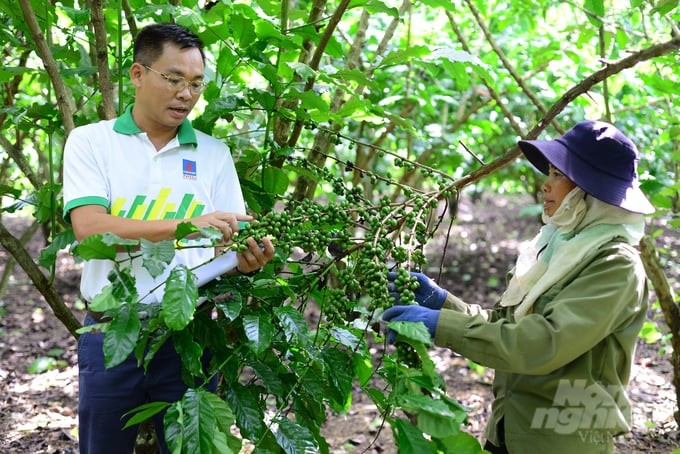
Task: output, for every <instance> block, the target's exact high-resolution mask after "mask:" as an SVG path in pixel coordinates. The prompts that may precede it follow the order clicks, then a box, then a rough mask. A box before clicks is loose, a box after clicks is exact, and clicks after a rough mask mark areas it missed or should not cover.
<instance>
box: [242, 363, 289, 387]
mask: <svg viewBox="0 0 680 454" xmlns="http://www.w3.org/2000/svg"><path fill="white" fill-rule="evenodd" d="M250 366H251V367H252V368H253V370H254V371H255V374H256V375H257V376H258V377H259V378H260V380H262V384H263V385H264V388H265V389H266V390H267V392H268V393H270V394H273V395H275V396H283V395H284V394H285V393H286V387H285V386H284V384H283V382H282V381H281V379H280V378H279V376H278V375H277V373H276V371H275V370H274V369H272V368H271V367H269V365H268V364H265V363H263V362H262V361H254V362H252V363H250Z"/></svg>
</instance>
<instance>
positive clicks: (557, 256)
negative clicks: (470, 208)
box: [500, 187, 645, 321]
mask: <svg viewBox="0 0 680 454" xmlns="http://www.w3.org/2000/svg"><path fill="white" fill-rule="evenodd" d="M543 222H544V223H545V225H544V226H543V227H542V228H541V230H540V231H539V233H538V235H536V237H535V238H534V239H533V240H531V241H529V242H527V243H524V244H523V245H522V246H520V251H519V256H518V257H517V263H516V265H515V269H514V274H513V277H512V279H511V280H510V282H509V283H508V288H507V290H506V291H505V293H504V294H503V297H502V298H501V302H500V304H501V306H517V309H515V320H516V321H519V320H520V319H521V318H523V317H525V316H526V315H528V314H530V313H531V312H532V309H533V306H534V303H535V302H536V300H537V299H538V297H539V296H541V295H542V294H543V293H545V292H546V290H548V289H549V288H550V287H552V286H553V285H555V284H556V283H557V282H559V280H560V279H561V278H563V277H564V276H565V275H566V274H567V273H568V272H569V271H570V270H572V269H573V267H575V266H576V265H578V264H579V263H581V262H584V261H587V260H588V258H589V257H592V256H593V255H594V254H596V253H597V250H598V249H599V247H600V246H602V245H603V244H605V243H607V242H609V241H610V240H612V239H613V238H615V237H621V238H623V239H624V240H625V241H626V242H628V243H629V244H637V243H638V242H639V241H640V239H641V238H642V235H643V234H644V226H645V222H644V217H643V215H641V214H637V213H632V212H630V211H627V210H624V209H623V208H620V207H617V206H614V205H610V204H608V203H605V202H602V201H600V200H598V199H596V198H595V197H592V196H587V197H586V194H585V192H584V191H583V190H582V189H581V188H579V187H576V188H574V189H572V191H571V192H570V193H569V194H567V196H566V197H565V198H564V200H563V201H562V204H561V205H560V207H559V208H558V209H557V211H556V212H555V214H554V215H553V216H547V215H545V214H544V215H543Z"/></svg>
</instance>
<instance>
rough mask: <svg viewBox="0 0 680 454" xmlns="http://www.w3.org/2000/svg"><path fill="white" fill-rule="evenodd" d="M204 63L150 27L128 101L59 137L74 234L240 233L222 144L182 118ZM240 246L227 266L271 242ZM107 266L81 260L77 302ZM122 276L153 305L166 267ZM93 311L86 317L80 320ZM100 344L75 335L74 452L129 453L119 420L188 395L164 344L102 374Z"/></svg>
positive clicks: (247, 259)
mask: <svg viewBox="0 0 680 454" xmlns="http://www.w3.org/2000/svg"><path fill="white" fill-rule="evenodd" d="M204 69H205V56H204V53H203V43H202V42H201V41H200V39H199V38H198V37H197V36H196V35H194V34H193V33H192V32H190V31H188V30H186V29H185V28H183V27H180V26H177V25H174V24H155V25H150V26H148V27H145V28H144V29H143V30H141V31H140V32H139V35H138V36H137V38H136V40H135V44H134V63H133V64H132V66H131V68H130V78H131V80H132V83H133V84H134V86H135V90H136V95H135V103H134V105H133V106H131V107H129V108H128V109H127V110H126V111H125V113H124V114H123V115H122V116H121V117H119V118H117V119H115V120H108V121H101V122H99V123H95V124H91V125H86V126H81V127H79V128H76V129H75V130H73V132H72V133H71V134H70V136H69V138H68V140H67V142H66V146H65V151H64V153H65V154H64V216H65V217H66V219H67V220H69V221H70V222H71V224H72V225H73V229H74V232H75V234H76V237H77V238H78V240H82V239H83V238H84V237H87V236H89V235H92V234H97V233H104V232H112V233H115V234H117V235H118V236H121V237H123V238H130V239H141V238H144V239H146V240H149V241H160V240H166V239H172V238H174V235H175V230H176V228H177V225H178V224H179V223H181V222H187V221H188V222H191V223H193V224H194V225H196V226H198V227H208V226H213V227H216V228H217V229H219V230H220V231H221V232H222V233H223V235H224V238H223V239H224V241H225V242H227V241H229V239H230V237H231V234H232V232H236V231H238V221H248V220H250V219H251V217H250V216H247V215H246V214H245V204H244V201H243V195H242V193H241V187H240V184H239V181H238V176H237V174H236V170H235V168H234V163H233V161H232V159H231V155H230V154H229V150H228V148H227V147H226V146H225V144H223V143H222V142H220V141H218V140H216V139H214V138H212V137H210V136H208V135H206V134H204V133H202V132H200V131H196V130H194V129H193V128H192V126H191V124H190V123H189V121H188V120H187V116H188V114H189V113H190V112H191V110H192V108H193V107H194V105H195V104H196V102H197V101H198V98H199V96H200V94H201V92H202V90H203V87H204V81H203V77H204ZM195 241H197V242H200V241H201V240H200V239H199V240H195ZM248 246H249V248H248V250H247V251H245V252H243V253H239V254H236V256H235V259H234V265H235V270H234V272H241V273H250V272H253V271H256V270H258V269H259V268H261V267H262V266H263V265H264V264H266V263H267V262H269V261H270V260H271V259H272V257H273V255H274V248H273V246H272V244H271V242H270V241H269V240H268V239H263V240H262V244H258V243H257V242H256V241H255V240H254V239H253V238H249V239H248ZM213 257H214V250H213V249H212V248H209V247H205V248H187V249H181V250H178V251H177V253H176V255H175V258H174V259H173V262H172V263H171V264H170V266H169V267H168V271H167V272H169V269H171V268H172V267H173V266H175V265H179V264H183V265H186V266H187V267H189V268H194V267H196V266H198V265H200V264H202V263H205V262H206V261H208V260H210V259H211V258H213ZM111 269H112V262H110V261H107V260H90V261H87V262H86V263H85V265H84V268H83V275H82V280H81V292H82V294H83V297H84V298H85V300H86V301H91V300H92V298H93V297H94V296H95V295H97V294H98V293H99V292H100V291H101V289H102V288H103V287H104V286H105V285H107V284H109V281H108V279H107V276H108V273H109V271H110V270H111ZM131 271H132V273H133V274H134V276H135V278H136V282H137V290H138V294H139V295H140V299H141V301H142V302H152V301H155V300H157V299H158V298H159V294H158V293H159V291H158V290H156V291H155V292H153V290H154V289H155V288H157V287H158V284H160V283H161V282H163V281H164V280H165V277H167V272H166V273H165V274H163V275H161V276H159V277H157V278H153V277H152V276H151V275H149V273H148V272H147V271H146V270H145V269H144V268H142V267H141V263H140V262H139V261H137V260H135V261H133V262H132V264H131ZM152 292H153V293H152ZM161 292H162V289H161ZM160 296H162V295H160ZM96 318H97V314H93V313H89V314H88V316H87V317H86V318H85V324H86V325H88V324H93V323H96V322H97V320H96ZM102 341H103V334H83V335H81V336H80V339H79V341H78V344H79V345H78V365H79V380H80V390H79V432H80V450H81V452H82V453H95V452H96V453H116V454H119V453H128V452H130V453H131V452H132V450H133V447H134V444H135V438H136V433H137V427H133V428H129V429H126V430H125V431H121V429H122V427H123V425H124V421H123V420H122V416H123V415H124V414H125V413H126V412H128V411H130V410H132V409H133V408H135V407H137V406H139V405H141V404H143V403H145V402H147V401H169V402H173V401H176V400H179V399H180V398H181V397H182V395H183V393H184V391H185V390H186V385H184V383H183V382H182V378H181V360H180V359H179V357H178V356H177V354H176V353H175V351H174V349H173V347H172V345H171V343H170V342H167V343H166V344H165V345H164V346H163V347H162V348H161V349H160V350H159V351H158V353H157V354H156V356H155V357H154V359H153V360H152V362H151V364H150V366H149V368H148V370H147V372H146V374H145V372H144V370H143V369H142V368H140V367H138V366H137V361H136V359H135V357H134V355H131V356H130V357H129V358H128V359H127V360H126V361H125V362H123V363H122V364H120V365H118V366H116V367H113V368H110V369H105V368H104V354H103V350H102ZM159 423H161V421H160V418H158V419H157V426H156V428H157V431H158V434H159V440H160V441H161V445H162V446H161V448H162V450H163V452H167V447H166V445H165V442H164V441H163V436H162V424H159Z"/></svg>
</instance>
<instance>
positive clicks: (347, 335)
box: [330, 326, 359, 350]
mask: <svg viewBox="0 0 680 454" xmlns="http://www.w3.org/2000/svg"><path fill="white" fill-rule="evenodd" d="M330 332H331V336H332V337H333V339H335V340H336V342H338V343H339V344H341V345H344V346H345V347H347V348H349V349H351V350H354V349H356V348H357V346H358V345H359V338H358V337H356V336H355V335H354V334H352V333H351V332H349V331H348V330H346V329H345V328H341V327H339V326H333V327H332V328H331V330H330Z"/></svg>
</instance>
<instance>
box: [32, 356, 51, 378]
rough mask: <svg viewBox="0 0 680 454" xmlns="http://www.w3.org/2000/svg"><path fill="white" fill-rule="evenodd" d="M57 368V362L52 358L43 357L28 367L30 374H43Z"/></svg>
mask: <svg viewBox="0 0 680 454" xmlns="http://www.w3.org/2000/svg"><path fill="white" fill-rule="evenodd" d="M56 367H57V360H56V359H55V358H52V357H51V356H41V357H40V358H37V359H35V360H33V361H32V362H31V364H29V365H28V373H29V374H42V373H43V372H47V371H48V370H52V369H54V368H56Z"/></svg>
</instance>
